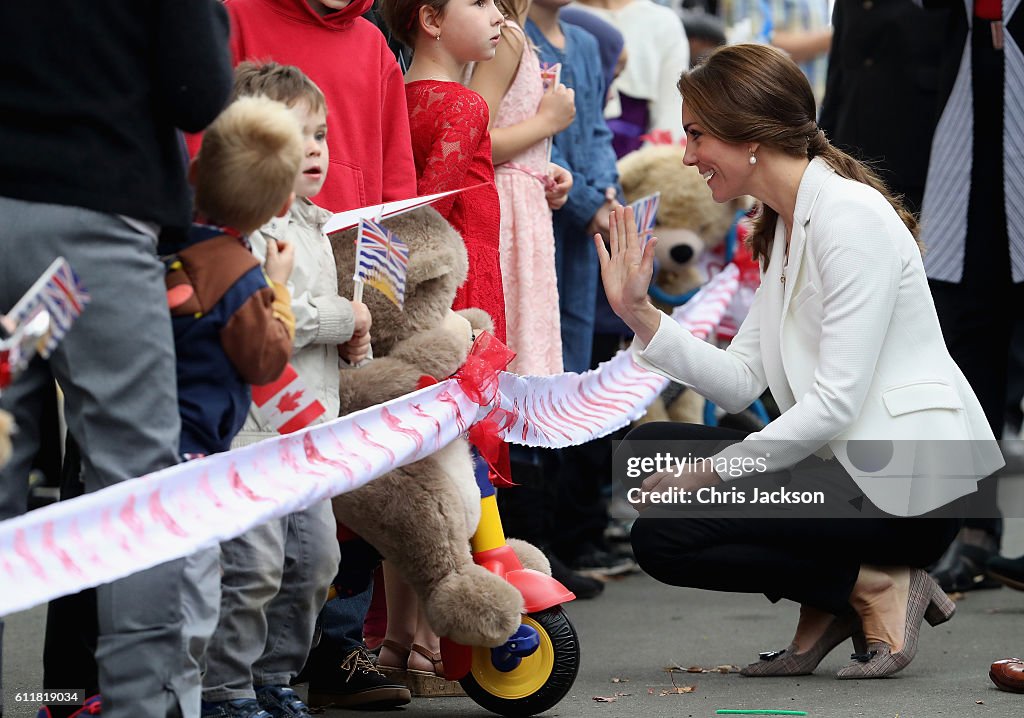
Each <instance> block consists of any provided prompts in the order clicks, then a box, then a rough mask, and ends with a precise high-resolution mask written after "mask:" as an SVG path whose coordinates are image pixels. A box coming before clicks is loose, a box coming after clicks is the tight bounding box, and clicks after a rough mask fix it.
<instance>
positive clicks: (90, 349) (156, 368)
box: [0, 197, 199, 718]
mask: <svg viewBox="0 0 1024 718" xmlns="http://www.w3.org/2000/svg"><path fill="white" fill-rule="evenodd" d="M155 246H156V245H155V239H154V238H153V237H151V236H149V235H148V234H146V233H144V232H142V231H140V230H137V229H133V228H132V227H129V226H128V225H127V224H126V223H125V222H124V221H123V220H121V219H120V218H118V217H116V216H113V215H108V214H102V213H99V212H93V211H90V210H85V209H81V208H76V207H66V206H62V205H52V204H42V203H36V202H24V201H20V200H12V199H8V198H4V197H0V312H5V311H7V310H9V309H10V308H11V307H12V306H13V305H14V303H15V302H16V301H17V300H18V298H20V296H21V295H22V294H23V293H24V292H25V291H26V290H27V289H28V288H29V287H30V286H31V284H32V283H33V282H34V281H35V280H36V278H38V277H39V275H40V274H41V273H42V272H43V271H44V270H45V269H46V267H47V266H48V265H49V264H50V262H51V261H52V260H53V259H54V258H55V257H57V256H60V255H62V256H64V257H66V258H67V260H68V261H69V262H70V263H71V266H72V267H73V268H74V270H75V272H77V273H78V276H79V277H80V278H81V279H82V281H83V282H84V283H85V285H86V287H87V288H88V290H89V293H90V294H91V296H92V301H91V303H90V304H89V305H88V306H87V307H86V309H85V312H84V313H83V314H82V316H81V317H79V318H78V320H77V321H76V323H75V325H74V326H73V327H72V328H71V331H70V332H68V334H67V336H65V337H64V340H63V341H62V342H61V344H60V345H59V347H58V348H57V350H56V351H55V353H54V354H53V356H52V357H51V358H50V360H49V371H47V367H46V366H44V365H43V363H42V362H41V361H39V360H37V361H35V362H34V363H33V364H32V365H31V366H30V367H29V368H28V369H27V370H26V371H25V373H24V374H23V375H22V376H21V377H19V379H18V380H17V381H16V382H15V383H14V384H13V385H12V386H11V387H10V388H9V389H8V390H6V391H5V392H4V393H3V396H2V398H0V407H2V408H4V409H6V410H7V411H9V412H11V414H13V415H14V418H15V421H17V423H18V434H17V435H16V436H15V442H14V452H13V455H12V457H11V461H10V463H9V464H8V465H7V466H6V467H4V468H3V469H2V470H0V520H2V519H5V518H9V517H11V516H15V515H17V514H20V513H23V512H24V510H25V505H26V497H27V492H28V485H27V478H28V474H29V468H30V462H31V460H32V456H33V455H34V453H35V451H36V447H37V446H38V444H39V427H38V417H39V415H40V412H41V409H42V406H41V402H42V397H43V396H45V394H44V391H43V389H44V388H45V386H46V384H47V382H49V381H52V378H51V372H52V376H53V377H54V378H56V380H57V381H58V383H59V384H60V386H61V388H62V389H63V391H64V396H65V415H66V418H67V423H68V427H69V429H70V431H71V433H72V435H73V436H74V437H75V438H76V439H77V440H78V442H79V444H80V445H81V450H82V456H83V462H82V475H83V479H84V482H85V489H86V491H97V490H99V489H102V488H104V487H107V486H111V485H113V484H117V483H119V482H121V481H125V480H128V479H131V478H132V477H136V476H141V475H143V474H146V473H149V472H152V471H155V470H157V469H160V468H163V467H165V466H169V465H171V464H175V463H177V461H178V458H177V454H178V433H179V427H180V424H179V420H178V402H177V386H176V381H175V369H174V342H173V337H172V334H171V324H170V314H169V312H168V310H167V299H166V295H165V290H164V267H163V265H162V264H161V263H160V262H159V260H157V258H156V256H155V254H154V251H155ZM185 564H186V561H185V560H184V559H182V560H177V561H170V562H168V563H165V564H162V565H160V566H157V567H155V568H152V569H149V570H147V571H141V572H139V573H136V574H135V575H133V576H129V577H128V578H124V579H121V580H119V581H115V582H113V583H110V584H106V585H103V586H100V587H99V588H98V589H97V604H98V611H99V629H100V635H99V642H98V646H97V650H96V659H97V662H98V664H99V683H100V689H101V691H102V695H103V715H104V716H105V717H106V718H167V717H168V716H174V717H177V716H179V715H184V716H185V717H186V718H190V717H191V716H196V715H198V713H199V705H198V702H197V701H195V700H194V698H193V699H190V700H188V701H187V705H186V704H185V703H184V702H182V700H181V699H182V697H183V696H186V695H190V694H191V695H194V694H195V688H194V687H195V686H196V685H198V682H199V676H198V672H197V671H196V670H189V669H188V668H186V665H187V664H188V660H187V658H186V646H185V634H184V630H183V628H184V620H183V613H182V590H183V571H184V569H185Z"/></svg>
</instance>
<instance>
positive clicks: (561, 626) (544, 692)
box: [459, 606, 580, 718]
mask: <svg viewBox="0 0 1024 718" xmlns="http://www.w3.org/2000/svg"><path fill="white" fill-rule="evenodd" d="M529 616H530V618H532V619H533V620H535V621H536V622H537V623H539V624H540V626H541V628H543V629H544V631H545V632H546V633H547V634H548V637H549V638H550V639H551V645H552V648H553V649H554V665H553V666H552V669H551V674H550V675H549V676H548V679H547V680H546V681H545V682H544V685H542V686H541V687H540V689H539V690H537V691H535V692H534V693H531V694H530V695H528V696H523V697H522V698H504V697H502V696H496V695H494V694H493V693H490V692H488V691H487V690H485V689H484V688H482V687H481V686H480V684H479V683H477V682H476V678H474V677H473V672H472V671H470V672H469V674H467V675H466V677H465V678H463V679H462V680H461V681H459V682H460V683H461V684H462V688H463V690H465V691H466V695H468V696H469V697H470V698H472V699H473V700H474V701H476V703H477V704H478V705H479V706H481V707H483V708H486V709H487V710H489V711H491V712H492V713H497V714H498V715H502V716H509V718H526V717H527V716H533V715H537V714H538V713H543V712H544V711H546V710H548V709H549V708H551V707H553V706H555V705H557V704H558V702H559V701H560V700H562V699H563V698H564V697H565V694H566V693H568V692H569V689H570V688H572V684H573V683H574V682H575V681H576V674H577V673H579V670H580V642H579V638H578V637H577V635H576V629H575V628H574V627H573V625H572V622H571V621H569V617H568V616H566V615H565V612H564V611H563V610H562V607H561V606H555V607H554V608H549V609H547V610H545V611H539V612H537V613H531V614H529Z"/></svg>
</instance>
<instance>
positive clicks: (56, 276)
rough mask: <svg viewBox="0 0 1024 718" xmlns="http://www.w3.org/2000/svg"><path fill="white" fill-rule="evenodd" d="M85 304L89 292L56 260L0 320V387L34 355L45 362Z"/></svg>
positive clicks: (64, 263)
mask: <svg viewBox="0 0 1024 718" xmlns="http://www.w3.org/2000/svg"><path fill="white" fill-rule="evenodd" d="M88 303H89V292H88V291H86V289H85V287H84V286H83V285H82V282H81V280H80V279H79V278H78V276H77V275H76V274H75V273H74V271H73V270H72V269H71V265H70V264H68V261H67V260H66V259H64V258H63V257H57V258H56V259H55V260H53V262H52V263H51V264H50V266H49V267H47V269H46V271H45V272H43V274H42V276H40V277H39V279H37V280H36V281H35V283H34V284H33V285H32V286H31V287H30V288H29V290H28V291H27V292H25V294H24V296H22V298H21V299H19V300H18V303H17V304H15V305H14V307H13V308H12V309H11V311H10V312H9V313H8V314H7V315H6V316H0V327H2V329H3V331H2V332H0V363H2V367H0V377H3V380H2V381H0V384H3V385H6V384H7V383H9V382H10V381H12V380H13V378H14V376H15V375H16V374H17V373H18V372H20V371H21V370H22V369H24V367H25V366H26V365H27V364H28V362H29V360H30V359H31V358H32V356H33V355H34V354H36V353H38V354H39V355H40V356H41V357H43V358H44V359H46V358H49V356H50V354H52V353H53V350H54V349H56V348H57V344H59V343H60V340H61V339H63V338H64V335H65V334H67V332H68V330H69V329H70V328H71V325H72V324H73V323H74V321H75V319H77V318H78V317H79V316H80V315H81V314H82V310H83V309H84V308H85V305H86V304H88ZM0 388H2V386H0Z"/></svg>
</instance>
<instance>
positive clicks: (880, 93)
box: [818, 0, 946, 213]
mask: <svg viewBox="0 0 1024 718" xmlns="http://www.w3.org/2000/svg"><path fill="white" fill-rule="evenodd" d="M945 22H946V17H945V14H944V13H932V12H926V11H925V10H923V9H921V8H920V7H919V6H917V5H915V4H914V2H913V1H912V0H886V1H885V2H879V1H876V0H837V1H836V4H835V10H834V12H833V15H832V27H833V34H832V49H831V51H830V53H829V58H828V81H827V85H826V88H825V99H824V101H823V102H822V106H821V116H820V118H819V120H818V126H819V127H820V128H821V129H823V130H824V131H825V134H826V135H828V138H829V140H831V141H832V142H833V143H834V144H836V145H838V146H839V147H841V148H843V149H844V150H845V151H847V152H849V153H851V154H852V155H854V156H855V157H857V158H859V159H862V160H865V161H867V162H870V163H872V165H873V166H874V168H875V169H876V170H878V171H879V173H880V174H881V175H882V179H884V180H885V183H886V184H887V185H888V186H889V188H890V189H892V190H893V191H894V192H898V193H899V194H902V195H903V197H904V202H905V203H906V204H907V206H908V208H909V209H911V210H912V211H913V212H915V213H917V212H920V211H921V198H922V197H923V196H924V185H925V178H926V176H927V173H928V156H929V153H930V152H931V143H932V134H933V132H934V131H935V123H936V122H937V121H938V119H939V111H940V109H941V106H940V92H939V84H940V83H939V76H940V62H941V58H942V55H943V53H942V48H943V44H942V43H943V40H944V33H943V31H942V30H943V26H944V25H945Z"/></svg>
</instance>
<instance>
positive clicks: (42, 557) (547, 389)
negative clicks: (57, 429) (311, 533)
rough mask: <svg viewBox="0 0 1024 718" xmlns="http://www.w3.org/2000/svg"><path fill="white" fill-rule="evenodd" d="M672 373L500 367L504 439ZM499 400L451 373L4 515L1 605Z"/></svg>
mask: <svg viewBox="0 0 1024 718" xmlns="http://www.w3.org/2000/svg"><path fill="white" fill-rule="evenodd" d="M730 288H731V289H730ZM735 290H736V281H735V272H732V273H730V271H729V269H726V270H725V271H723V272H722V273H721V274H719V275H718V276H716V277H715V279H713V280H712V281H711V282H710V283H709V284H708V286H707V287H706V288H705V290H704V291H703V292H702V293H701V294H698V295H697V296H696V297H694V299H692V300H691V301H690V302H689V303H688V304H687V305H686V306H690V307H691V309H690V310H689V312H690V314H687V312H686V311H683V312H682V313H681V315H680V316H679V317H677V318H679V319H681V320H682V322H683V324H684V326H690V324H689V322H690V321H693V322H694V324H693V326H694V327H695V333H699V332H704V333H705V334H706V330H705V327H712V328H713V327H714V325H715V322H716V314H717V317H718V318H720V317H721V312H722V311H724V309H725V305H726V304H727V303H728V299H727V298H726V296H727V295H729V292H730V291H731V292H735ZM705 301H706V302H707V304H706V305H705ZM691 305H692V306H691ZM665 383H666V380H665V379H663V378H661V377H659V376H656V375H654V374H652V373H650V372H648V371H646V370H644V369H641V368H640V367H639V366H638V365H637V364H636V363H635V362H634V361H633V358H632V356H631V355H630V353H629V352H621V353H620V354H618V355H617V356H616V357H615V358H614V359H612V360H611V361H610V362H608V363H606V364H604V365H603V366H602V367H600V368H599V369H597V370H595V371H591V372H587V373H586V374H582V375H577V374H563V375H560V376H555V377H519V376H516V375H514V374H508V373H503V374H502V376H501V380H500V394H499V396H498V397H497V398H496V399H495V405H500V406H501V407H503V408H505V409H507V410H508V411H510V412H512V413H513V416H514V417H515V420H514V422H512V423H511V424H510V425H509V426H508V427H507V428H506V429H505V430H504V433H503V437H504V438H505V440H506V441H509V442H513V443H517V444H526V445H530V446H544V447H552V448H555V447H562V446H569V445H572V444H579V443H583V442H585V441H589V440H591V439H594V438H597V437H600V436H604V435H606V434H608V433H610V432H612V431H614V430H615V429H618V428H620V427H622V426H624V425H625V424H627V423H628V422H629V421H631V420H632V419H634V418H636V417H637V416H639V415H640V414H642V413H643V411H644V409H645V408H646V407H647V405H648V404H649V403H650V402H651V401H652V400H653V399H654V397H655V396H657V395H658V393H659V392H660V391H661V390H662V389H663V388H664V386H665ZM492 408H493V407H492V406H487V407H481V406H479V405H477V404H476V403H474V402H473V401H472V400H471V399H470V398H469V397H468V396H467V395H466V393H465V392H464V391H463V390H462V388H461V387H460V386H459V384H458V382H457V381H455V380H452V379H448V380H446V381H443V382H441V383H439V384H434V385H433V386H429V387H427V388H425V389H421V390H419V391H417V392H414V393H412V394H407V395H405V396H402V397H399V398H397V399H394V400H392V401H389V402H387V403H385V404H380V405H378V406H373V407H370V408H368V409H365V410H363V411H360V412H357V413H355V414H349V415H347V416H344V417H341V418H339V419H336V420H334V421H332V422H329V423H327V424H320V425H317V426H312V427H309V428H306V429H303V430H301V431H298V432H296V433H294V434H288V435H285V436H278V437H274V438H272V439H268V440H266V441H263V442H260V443H258V444H253V445H251V446H246V447H243V448H241V449H236V450H234V451H230V452H228V453H224V454H216V455H214V456H209V457H207V458H205V459H199V460H197V461H191V462H188V463H185V464H179V465H177V466H172V467H170V468H167V469H164V470H162V471H158V472H156V473H153V474H150V475H148V476H143V477H141V478H138V479H134V480H131V481H125V482H122V483H120V484H117V485H115V486H111V487H109V488H106V489H103V490H102V491H97V492H94V493H91V494H86V495H85V496H81V497H79V498H76V499H72V500H70V501H63V502H59V503H56V504H53V505H50V506H47V507H45V508H42V509H38V510H36V511H32V512H30V513H27V514H24V515H23V516H19V517H16V518H13V519H9V520H7V521H3V522H0V586H3V590H2V591H0V616H3V615H6V614H9V613H14V612H16V611H22V610H25V609H28V608H31V607H32V606H36V605H39V604H41V603H44V602H46V601H49V600H51V599H54V598H57V597H59V596H64V595H67V594H71V593H75V592H77V591H80V590H82V589H84V588H89V587H91V586H96V585H99V584H101V583H107V582H109V581H113V580H115V579H118V578H122V577H124V576H128V575H130V574H132V573H135V572H136V571H141V570H143V569H146V568H150V567H152V566H156V565H158V564H161V563H164V562H165V561H170V560H172V559H176V558H181V557H183V556H188V555H190V554H192V553H194V552H195V551H196V550H198V549H200V548H202V547H204V546H209V545H212V544H214V543H217V542H220V541H225V540H227V539H231V538H234V537H235V536H238V535H240V534H242V533H244V532H245V531H247V530H249V529H250V528H252V527H253V526H258V525H259V524H261V523H264V522H266V521H269V520H270V519H273V518H277V517H280V516H285V515H287V514H289V513H292V512H294V511H298V510H301V509H303V508H305V507H307V506H310V505H311V504H313V503H314V502H316V501H320V500H323V499H326V498H328V497H331V496H335V495H338V494H342V493H345V492H347V491H352V490H353V489H356V488H358V487H360V486H362V485H363V484H365V483H367V482H368V481H372V480H373V479H375V478H376V477H378V476H380V475H381V474H384V473H386V472H388V471H390V470H392V469H394V468H396V467H399V466H402V465H404V464H408V463H411V462H413V461H417V460H419V459H422V458H424V457H425V456H428V455H430V454H432V453H434V452H435V451H437V450H439V449H440V448H442V447H444V446H446V445H447V444H449V443H450V442H451V441H453V440H454V439H455V438H457V437H458V436H460V435H462V434H463V433H465V432H466V431H467V430H468V429H469V427H470V426H472V425H473V424H474V423H476V422H477V421H479V420H480V419H482V418H483V417H484V416H486V415H487V414H488V413H489V412H490V410H491V409H492ZM354 447H355V448H354Z"/></svg>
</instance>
